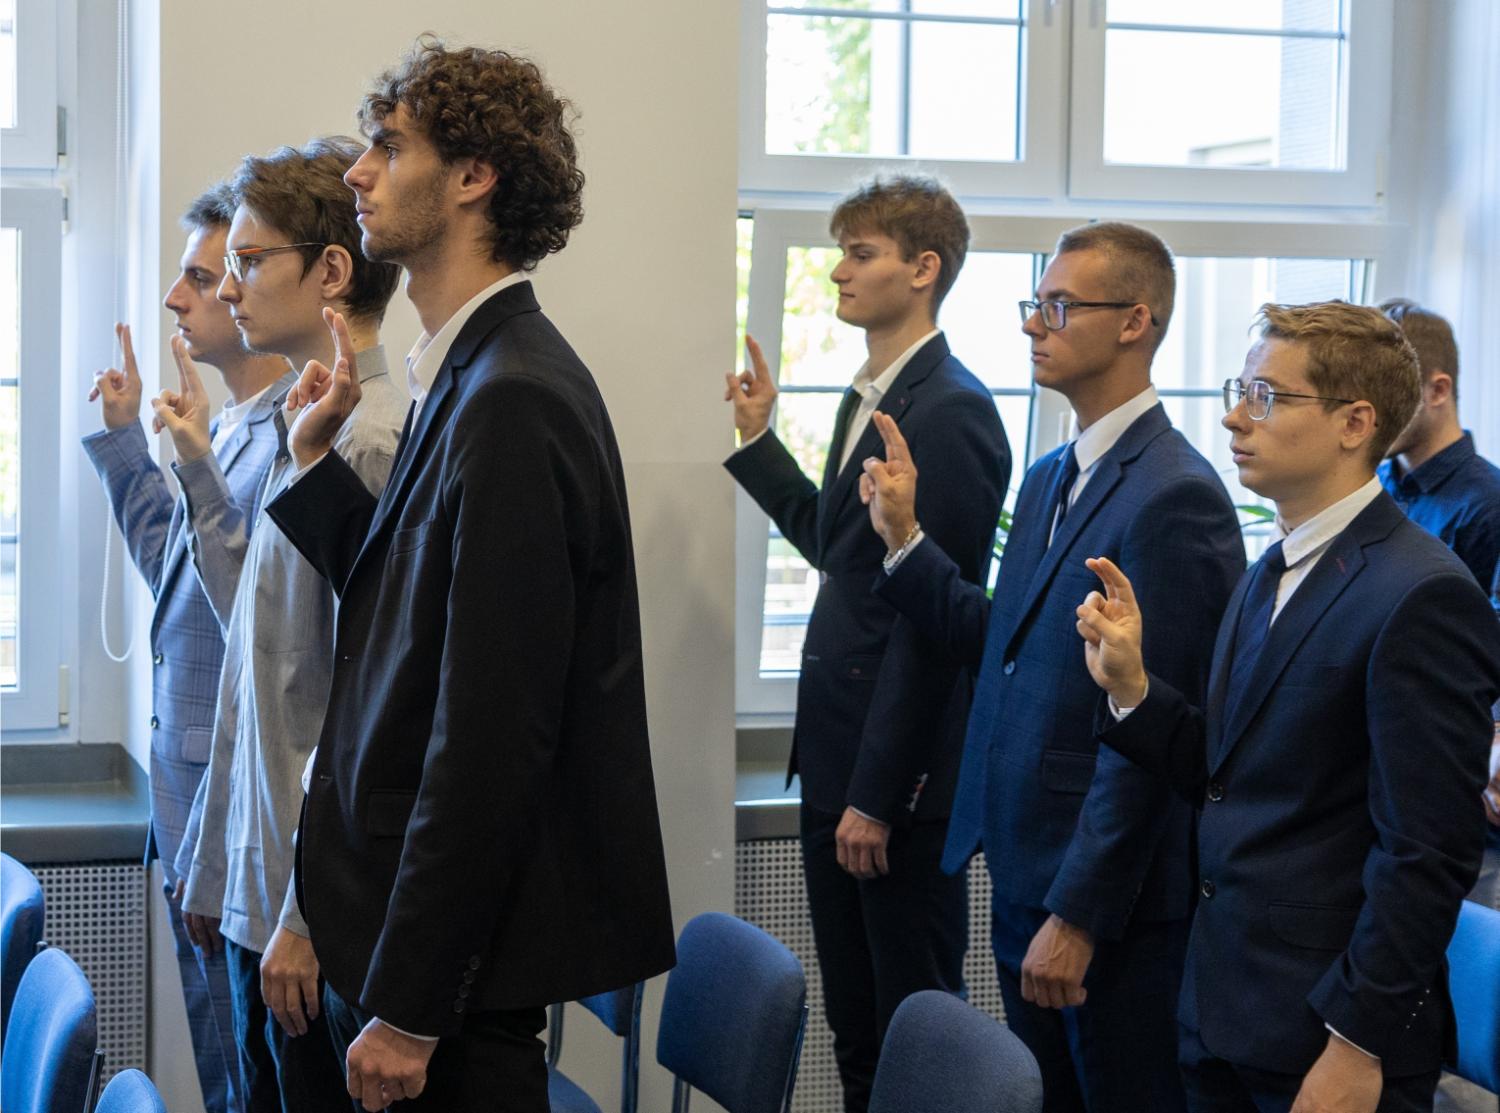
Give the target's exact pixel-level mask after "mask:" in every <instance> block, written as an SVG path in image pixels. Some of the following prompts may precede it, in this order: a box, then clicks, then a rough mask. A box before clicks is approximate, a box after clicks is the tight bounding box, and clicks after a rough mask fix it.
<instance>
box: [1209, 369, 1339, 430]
mask: <svg viewBox="0 0 1500 1113" xmlns="http://www.w3.org/2000/svg"><path fill="white" fill-rule="evenodd" d="M1241 398H1243V399H1244V400H1245V412H1246V413H1247V414H1249V415H1250V420H1251V421H1264V420H1265V419H1266V418H1268V417H1270V416H1271V403H1272V402H1275V401H1276V399H1278V398H1307V399H1310V400H1312V401H1314V402H1338V403H1340V404H1342V405H1345V406H1352V405H1354V399H1352V398H1329V397H1327V396H1326V395H1322V394H1293V393H1291V392H1290V391H1286V390H1272V389H1271V384H1270V383H1268V382H1266V381H1265V380H1264V379H1251V380H1250V381H1249V382H1248V383H1242V382H1240V381H1239V380H1238V379H1225V380H1224V412H1225V413H1229V412H1230V411H1232V410H1233V409H1234V408H1235V407H1236V406H1238V405H1239V404H1240V399H1241Z"/></svg>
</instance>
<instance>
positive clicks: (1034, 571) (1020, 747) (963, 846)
mask: <svg viewBox="0 0 1500 1113" xmlns="http://www.w3.org/2000/svg"><path fill="white" fill-rule="evenodd" d="M1065 447H1066V446H1065ZM1062 451H1063V449H1058V450H1057V451H1056V452H1053V453H1050V454H1049V455H1047V456H1044V457H1043V458H1042V459H1041V460H1038V461H1037V463H1036V464H1035V465H1034V466H1033V467H1032V468H1031V470H1030V471H1029V472H1027V474H1026V481H1025V482H1024V483H1023V484H1022V486H1021V494H1020V498H1019V500H1018V501H1017V504H1016V512H1015V525H1014V527H1013V528H1012V530H1011V533H1010V537H1009V539H1008V540H1007V542H1006V546H1005V559H1004V560H1003V561H1002V562H1001V565H1000V578H999V581H998V583H997V584H996V587H995V597H994V603H993V605H991V604H990V601H989V600H988V599H986V598H985V596H984V593H983V592H982V591H979V590H978V589H976V588H974V587H972V586H971V585H969V584H966V583H963V582H962V581H961V580H960V579H959V577H958V576H957V575H956V574H955V572H954V569H953V564H952V561H951V560H949V559H948V557H947V556H946V555H945V554H944V553H943V552H942V551H941V548H940V546H938V545H933V544H930V543H929V541H923V542H922V544H920V545H918V546H917V547H916V548H915V549H913V550H912V552H911V553H910V555H909V556H908V557H907V558H906V560H905V561H904V562H902V564H901V565H900V567H898V568H897V569H896V571H895V572H894V573H893V574H892V575H891V576H890V577H888V579H887V582H885V583H884V584H882V585H880V587H879V588H878V589H877V590H878V591H879V594H880V595H881V596H882V598H885V599H887V600H889V601H890V602H892V603H894V604H895V605H896V606H897V607H898V608H899V609H900V610H901V612H902V613H903V614H904V615H906V616H907V617H908V618H910V619H911V620H912V621H913V622H914V623H915V625H916V627H917V629H919V630H921V631H923V632H924V633H926V634H927V635H928V636H929V637H931V638H932V639H934V640H935V641H938V642H939V643H942V644H946V645H947V646H948V647H949V650H950V652H952V653H953V654H954V655H955V656H958V657H959V658H960V659H963V660H966V661H969V662H971V663H977V664H979V679H978V682H977V685H976V688H975V693H974V706H973V711H972V713H971V714H970V717H969V728H968V736H967V740H966V742H965V744H964V755H963V770H962V774H961V777H960V782H959V788H958V794H957V797H956V799H955V801H954V805H953V816H952V819H951V821H950V824H949V831H948V846H947V850H946V853H945V856H944V863H943V864H944V867H945V868H946V869H948V870H949V871H950V872H952V871H956V870H958V869H960V868H962V866H963V865H964V864H965V863H966V862H967V861H968V860H969V858H970V857H972V856H973V854H974V851H975V850H976V848H977V847H978V846H979V845H980V844H982V845H983V846H984V850H985V860H986V864H987V865H988V867H989V871H990V875H991V878H992V880H993V881H994V884H995V889H996V892H997V893H999V894H1000V895H1001V896H1002V897H1003V898H1004V899H1006V900H1009V901H1012V902H1014V903H1016V904H1022V905H1026V906H1028V907H1031V908H1046V909H1048V910H1049V911H1051V912H1054V913H1056V914H1057V915H1059V916H1061V917H1062V918H1063V919H1064V920H1067V921H1068V922H1069V923H1071V924H1075V925H1077V926H1079V927H1082V928H1086V929H1087V930H1089V931H1090V932H1092V933H1093V934H1094V935H1095V936H1096V937H1099V938H1106V939H1116V938H1119V937H1120V936H1121V935H1122V934H1123V933H1124V930H1125V925H1126V923H1127V921H1128V920H1129V919H1130V917H1131V916H1132V915H1135V916H1137V917H1140V918H1142V919H1153V920H1166V919H1180V918H1182V917H1184V916H1186V915H1187V914H1188V912H1189V910H1190V908H1191V902H1192V871H1191V864H1190V860H1189V846H1190V835H1189V827H1190V822H1191V811H1190V809H1189V808H1187V806H1186V805H1184V804H1182V803H1181V802H1180V801H1175V800H1174V799H1173V797H1172V794H1171V792H1170V791H1169V790H1168V789H1167V788H1166V786H1165V785H1164V784H1162V783H1161V781H1160V780H1159V779H1156V778H1153V777H1151V776H1150V775H1149V774H1147V773H1145V772H1144V771H1143V770H1141V769H1138V768H1136V767H1134V766H1133V765H1132V764H1131V763H1130V762H1128V761H1126V760H1124V759H1123V758H1121V757H1119V756H1118V755H1116V754H1110V753H1107V752H1106V753H1100V752H1099V750H1098V746H1097V743H1096V742H1095V740H1094V718H1093V712H1094V704H1095V702H1096V697H1097V695H1098V689H1097V688H1096V687H1095V686H1094V683H1093V681H1092V679H1090V677H1089V673H1088V669H1087V667H1086V666H1085V665H1084V660H1083V644H1082V642H1081V641H1080V640H1079V638H1078V634H1077V632H1076V630H1075V622H1076V616H1075V613H1074V611H1075V608H1076V607H1077V606H1078V604H1080V603H1081V602H1083V600H1084V598H1085V597H1086V596H1087V595H1088V593H1089V592H1090V591H1092V590H1094V589H1095V588H1096V587H1098V584H1099V581H1098V578H1097V577H1096V576H1095V575H1094V574H1093V573H1092V572H1090V571H1089V570H1088V568H1087V567H1086V566H1085V565H1084V559H1085V558H1087V557H1091V556H1107V557H1109V558H1110V559H1112V560H1114V561H1115V562H1116V563H1119V564H1121V565H1122V566H1123V567H1126V568H1129V567H1132V566H1134V567H1136V568H1141V569H1146V568H1149V569H1151V570H1152V572H1153V574H1152V575H1151V576H1149V577H1148V576H1145V575H1139V574H1138V575H1137V576H1136V582H1138V583H1140V584H1142V585H1147V586H1146V587H1145V588H1144V591H1143V594H1142V600H1141V602H1142V607H1143V609H1144V611H1145V613H1146V616H1147V620H1146V629H1147V631H1148V634H1147V638H1148V639H1149V640H1148V641H1147V644H1146V647H1145V651H1146V660H1147V661H1149V662H1151V663H1152V666H1153V667H1154V668H1156V669H1159V670H1161V671H1162V672H1163V673H1164V674H1166V675H1169V676H1171V677H1172V678H1173V679H1174V681H1175V682H1176V683H1178V684H1181V685H1184V686H1186V687H1187V688H1188V689H1189V690H1191V691H1200V692H1201V691H1202V690H1203V686H1204V684H1205V683H1206V682H1207V679H1208V661H1209V652H1210V649H1211V647H1212V645H1213V637H1214V632H1215V630H1217V629H1218V624H1219V618H1220V616H1221V615H1222V614H1223V611H1224V606H1225V604H1226V603H1227V601H1228V599H1229V594H1230V592H1231V590H1232V589H1233V585H1234V582H1235V580H1236V578H1237V577H1238V576H1239V575H1240V572H1241V571H1242V570H1243V569H1244V566H1245V549H1244V544H1243V542H1242V541H1241V540H1240V533H1239V526H1238V523H1237V521H1236V518H1235V512H1234V507H1233V506H1232V505H1231V504H1230V502H1229V496H1228V495H1227V494H1226V493H1225V490H1224V484H1223V483H1221V482H1220V481H1219V477H1218V476H1217V475H1215V474H1214V471H1213V469H1212V468H1211V467H1210V466H1209V464H1208V461H1206V460H1204V458H1203V457H1202V456H1201V455H1199V453H1198V452H1197V450H1196V449H1194V448H1193V447H1192V445H1190V444H1188V442H1187V440H1186V439H1185V438H1184V437H1183V436H1182V434H1181V433H1179V432H1177V430H1175V429H1173V428H1172V426H1171V423H1170V422H1169V421H1168V420H1167V415H1166V412H1165V411H1164V410H1163V409H1162V407H1161V406H1160V405H1158V406H1156V407H1155V408H1153V409H1151V410H1148V411H1147V412H1146V413H1145V414H1143V415H1141V417H1139V418H1138V419H1136V421H1135V422H1133V423H1132V424H1131V425H1130V427H1129V428H1128V429H1127V430H1126V431H1125V433H1124V434H1123V435H1122V436H1121V437H1120V439H1119V440H1118V441H1117V442H1116V443H1115V445H1114V447H1113V448H1111V449H1110V450H1109V452H1107V453H1106V454H1105V455H1104V457H1103V458H1102V459H1101V460H1100V461H1099V463H1098V466H1097V468H1096V470H1095V472H1094V473H1093V475H1092V476H1091V477H1090V479H1089V481H1088V483H1087V484H1086V485H1085V486H1084V488H1083V491H1082V492H1081V493H1080V494H1079V496H1078V499H1077V501H1076V502H1075V503H1074V504H1073V506H1072V507H1071V509H1070V510H1069V511H1068V516H1067V518H1066V519H1065V520H1064V521H1063V523H1062V526H1061V527H1060V528H1059V529H1058V531H1057V536H1056V538H1054V539H1053V541H1052V544H1051V546H1050V547H1049V546H1048V543H1047V535H1048V533H1049V532H1050V531H1051V528H1052V518H1053V513H1054V510H1055V507H1056V500H1057V493H1058V492H1057V484H1056V475H1057V472H1058V466H1057V461H1058V457H1059V454H1060V453H1061V452H1062ZM924 479H925V476H920V475H919V477H918V480H917V489H918V491H920V490H921V485H922V482H923V480H924ZM981 654H982V656H981Z"/></svg>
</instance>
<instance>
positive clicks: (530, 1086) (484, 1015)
mask: <svg viewBox="0 0 1500 1113" xmlns="http://www.w3.org/2000/svg"><path fill="white" fill-rule="evenodd" d="M323 1008H324V1010H325V1012H326V1013H327V1014H328V1027H329V1031H330V1032H332V1034H333V1045H334V1047H335V1048H336V1049H337V1051H338V1055H339V1061H340V1062H343V1061H344V1058H345V1056H346V1055H347V1054H348V1053H349V1045H350V1044H351V1043H353V1042H354V1040H355V1037H357V1036H358V1035H359V1033H360V1032H361V1031H362V1030H363V1029H364V1026H365V1025H366V1024H368V1023H369V1022H370V1019H371V1018H370V1014H369V1013H367V1012H365V1010H364V1009H362V1008H360V1007H359V1006H358V1005H357V1004H354V1003H352V1002H348V1001H345V1000H344V999H343V998H342V997H340V996H339V995H338V994H337V993H336V992H334V989H333V987H332V986H330V985H327V984H325V985H324V986H323ZM546 1023H547V1010H546V1009H545V1008H542V1007H540V1006H538V1007H537V1008H534V1009H513V1010H506V1011H500V1010H496V1011H493V1012H471V1013H468V1014H466V1015H465V1016H464V1022H463V1028H462V1030H461V1031H460V1032H459V1033H458V1035H456V1036H444V1037H443V1038H442V1039H440V1040H438V1045H437V1049H436V1050H435V1051H434V1052H433V1053H432V1061H431V1062H429V1063H428V1064H427V1085H426V1087H425V1088H424V1089H423V1090H422V1093H421V1096H420V1097H416V1098H412V1099H410V1100H407V1101H398V1102H395V1103H394V1104H393V1105H391V1106H390V1108H391V1109H393V1110H397V1111H398V1113H548V1108H549V1106H548V1103H547V1061H546V1052H545V1048H544V1046H543V1044H542V1041H541V1039H540V1038H539V1037H540V1036H541V1031H542V1028H543V1027H545V1026H546ZM343 1100H344V1102H349V1101H350V1098H349V1095H348V1094H347V1093H345V1094H344V1097H343ZM353 1106H354V1108H355V1109H356V1110H358V1109H361V1108H362V1107H361V1106H360V1104H359V1102H357V1101H356V1102H354V1103H353ZM330 1108H331V1107H330Z"/></svg>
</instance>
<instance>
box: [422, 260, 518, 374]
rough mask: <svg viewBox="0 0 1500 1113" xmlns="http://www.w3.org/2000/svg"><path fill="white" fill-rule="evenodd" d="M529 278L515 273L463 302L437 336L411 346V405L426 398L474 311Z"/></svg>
mask: <svg viewBox="0 0 1500 1113" xmlns="http://www.w3.org/2000/svg"><path fill="white" fill-rule="evenodd" d="M530 278H531V275H529V274H527V273H526V272H525V271H512V272H511V273H510V274H508V275H506V276H505V277H504V278H502V279H501V280H500V281H499V282H495V283H492V284H491V285H489V286H486V287H485V288H484V289H483V290H480V291H479V293H477V294H475V295H474V296H473V297H472V298H470V299H469V300H468V301H466V302H464V304H463V306H462V307H461V308H460V309H459V310H458V312H457V313H455V314H453V316H451V317H449V318H448V319H447V320H446V321H445V322H443V327H442V328H440V329H438V330H437V335H435V336H428V335H427V333H426V332H423V333H422V335H420V336H418V337H417V342H416V343H415V344H413V345H412V347H411V352H410V354H409V355H407V357H406V386H407V389H408V390H410V391H411V397H412V401H414V402H417V403H418V404H420V403H421V402H422V400H423V399H424V398H426V397H427V392H428V391H429V390H431V389H432V382H433V380H434V379H436V378H437V373H438V371H439V370H440V369H441V368H442V366H443V361H444V360H445V359H447V358H448V349H449V348H451V347H453V342H454V341H455V340H457V339H458V334H459V333H460V332H462V331H463V327H464V325H466V324H468V323H469V318H470V317H472V316H474V311H475V310H477V309H478V308H479V307H480V306H481V305H483V304H484V303H485V302H487V301H489V299H490V298H492V297H494V296H495V295H496V294H498V293H499V292H500V291H501V290H504V289H506V288H507V287H510V286H515V285H517V284H519V283H522V282H526V281H529V280H530Z"/></svg>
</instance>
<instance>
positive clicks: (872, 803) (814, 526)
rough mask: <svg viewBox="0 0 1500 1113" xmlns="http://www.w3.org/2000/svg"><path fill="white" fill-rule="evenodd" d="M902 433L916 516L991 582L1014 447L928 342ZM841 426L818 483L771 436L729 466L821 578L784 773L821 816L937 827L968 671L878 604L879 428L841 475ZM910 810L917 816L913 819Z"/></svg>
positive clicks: (907, 379) (938, 345)
mask: <svg viewBox="0 0 1500 1113" xmlns="http://www.w3.org/2000/svg"><path fill="white" fill-rule="evenodd" d="M877 408H878V409H879V410H880V411H881V412H882V413H886V414H889V415H890V416H891V417H892V418H893V419H894V420H895V421H896V423H897V424H898V425H899V426H900V427H901V434H902V436H904V437H905V438H906V440H907V442H908V444H910V446H911V451H912V458H913V460H914V462H915V463H916V466H917V471H918V473H919V476H920V478H919V480H918V483H917V518H918V520H919V521H920V522H921V523H922V528H923V530H924V531H925V532H926V533H928V534H929V535H930V536H932V537H933V538H935V539H936V540H937V541H938V543H939V544H940V545H941V546H942V547H943V549H944V550H945V551H947V552H949V553H951V554H952V555H953V558H954V560H955V561H957V562H958V566H959V568H960V570H961V574H962V575H963V577H964V578H965V579H967V580H969V581H970V582H972V583H976V584H977V583H982V582H983V580H984V575H985V571H986V569H987V568H988V567H989V561H990V552H991V547H992V545H993V543H994V538H995V526H996V523H997V522H998V520H999V517H1000V507H1001V505H1002V504H1003V503H1004V501H1005V491H1006V486H1007V485H1008V484H1009V482H1010V445H1009V443H1008V442H1007V441H1006V438H1005V428H1004V426H1002V425H1001V423H1000V416H999V414H998V413H996V411H995V402H994V399H993V398H992V397H991V396H990V394H989V392H988V391H987V390H986V389H985V387H984V385H983V384H982V383H981V382H980V381H979V380H978V379H976V378H975V377H974V376H973V375H972V374H970V373H969V371H968V370H967V369H966V368H965V367H964V366H963V364H961V363H960V362H959V361H958V360H957V359H955V358H954V357H953V355H952V354H951V353H950V352H949V350H948V341H947V340H946V339H945V338H944V337H943V336H941V335H939V336H935V337H933V338H932V339H931V340H929V341H928V342H927V343H926V344H924V345H923V346H922V347H921V349H919V350H918V351H917V353H916V354H915V355H914V356H913V357H912V358H911V361H910V362H909V363H908V364H907V365H906V366H905V367H904V368H903V369H902V370H901V373H900V374H899V375H897V376H896V379H895V381H894V382H893V383H892V384H891V388H890V390H889V391H887V392H886V395H885V397H884V398H883V399H882V400H881V402H880V405H879V406H878V407H877ZM842 441H843V431H842V430H836V431H835V436H834V441H833V444H832V447H831V449H830V451H829V453H828V464H827V467H826V468H825V470H824V473H823V485H822V486H821V487H816V486H814V485H813V483H812V481H811V480H809V479H808V478H807V477H806V476H805V475H803V474H802V469H801V468H800V467H799V466H798V465H797V462H796V460H794V459H793V458H792V455H791V453H790V452H788V451H787V449H786V447H785V446H784V445H783V444H782V443H781V441H780V440H778V439H777V437H776V434H775V433H774V432H769V433H767V434H766V435H765V436H763V437H762V438H761V439H760V440H758V441H756V442H755V443H754V444H752V445H750V446H749V447H748V448H746V449H744V450H742V451H740V452H737V453H735V454H734V455H733V456H731V457H730V458H729V459H728V460H727V461H726V462H725V467H727V468H728V469H729V471H730V474H732V475H733V476H734V477H735V479H736V480H738V481H739V483H740V485H741V486H742V487H744V488H745V490H746V491H747V492H749V494H750V496H751V497H752V498H754V499H755V501H756V502H757V503H759V504H760V506H761V508H762V509H763V510H765V512H766V513H767V514H769V515H770V516H771V517H772V518H773V519H775V521H776V524H777V526H778V527H780V529H781V533H782V535H783V536H784V537H786V538H787V540H789V541H790V542H791V543H792V544H793V545H795V546H796V547H797V550H798V551H799V552H800V553H801V554H802V555H803V556H804V557H806V558H807V561H808V563H810V564H811V565H812V566H813V567H814V568H816V569H818V571H819V572H821V573H822V576H823V583H822V586H821V587H820V588H819V589H818V598H817V602H816V603H815V604H814V606H813V612H812V618H811V619H810V620H809V622H808V627H807V640H806V642H805V643H804V644H803V649H802V674H801V677H800V679H799V680H798V683H797V723H796V729H795V732H794V736H793V743H792V746H793V750H792V762H791V769H790V771H789V773H788V783H790V779H791V773H793V772H795V773H797V774H799V775H800V776H801V778H802V799H803V800H804V801H805V802H806V803H807V804H809V805H811V806H812V807H814V808H817V809H818V810H819V811H822V812H827V813H829V814H838V813H841V812H842V811H843V810H844V808H845V807H846V806H849V805H852V806H853V807H856V808H858V809H859V810H860V811H862V812H864V813H865V814H866V815H869V816H873V817H874V818H876V819H879V820H883V821H885V822H888V823H895V824H898V825H904V824H905V823H907V822H910V820H911V819H912V818H913V817H915V818H918V819H933V818H938V819H940V818H943V817H945V816H947V814H948V809H949V807H950V806H951V804H952V802H953V786H954V784H955V782H956V780H957V777H958V759H959V753H960V751H961V749H962V746H963V726H964V722H965V719H966V717H967V715H968V706H969V695H970V690H971V686H972V685H971V679H970V675H969V672H968V670H966V669H962V668H961V667H960V666H959V664H958V662H957V661H956V660H955V659H954V658H953V657H952V656H950V655H949V654H948V653H947V652H946V651H945V650H944V649H943V648H942V647H941V646H938V645H936V644H935V643H932V642H930V641H928V640H926V639H925V638H923V637H921V636H919V635H918V634H917V632H916V629H915V627H913V626H912V625H911V623H910V622H908V621H907V620H906V619H904V618H902V617H900V616H899V615H898V614H897V613H896V610H895V608H894V607H892V606H891V605H890V604H889V603H887V602H886V601H885V600H883V599H880V598H878V597H877V596H876V595H874V594H873V593H872V590H871V588H872V585H874V584H875V583H876V578H877V577H881V578H883V577H884V575H885V573H884V572H883V571H882V569H881V560H882V559H883V558H884V556H885V552H886V549H885V542H884V541H882V540H881V538H880V535H879V534H877V533H876V532H875V531H874V529H872V528H871V526H870V516H869V511H868V510H867V509H866V507H865V506H864V504H863V503H862V502H860V499H859V482H858V481H859V476H860V474H861V472H862V468H861V461H863V460H865V459H866V458H867V457H870V456H880V457H884V456H885V446H884V443H883V442H882V441H881V439H880V433H879V431H878V430H877V429H876V428H875V423H874V422H873V421H872V422H871V423H870V424H869V425H868V426H866V428H865V431H864V433H863V435H862V436H861V437H860V439H859V442H858V443H857V444H856V445H855V446H854V451H853V453H852V454H851V455H850V457H849V464H848V466H847V467H845V468H844V469H843V470H842V471H840V470H839V466H838V465H839V455H840V452H841V449H842ZM913 803H915V807H914V808H913V806H912V805H913Z"/></svg>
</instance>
